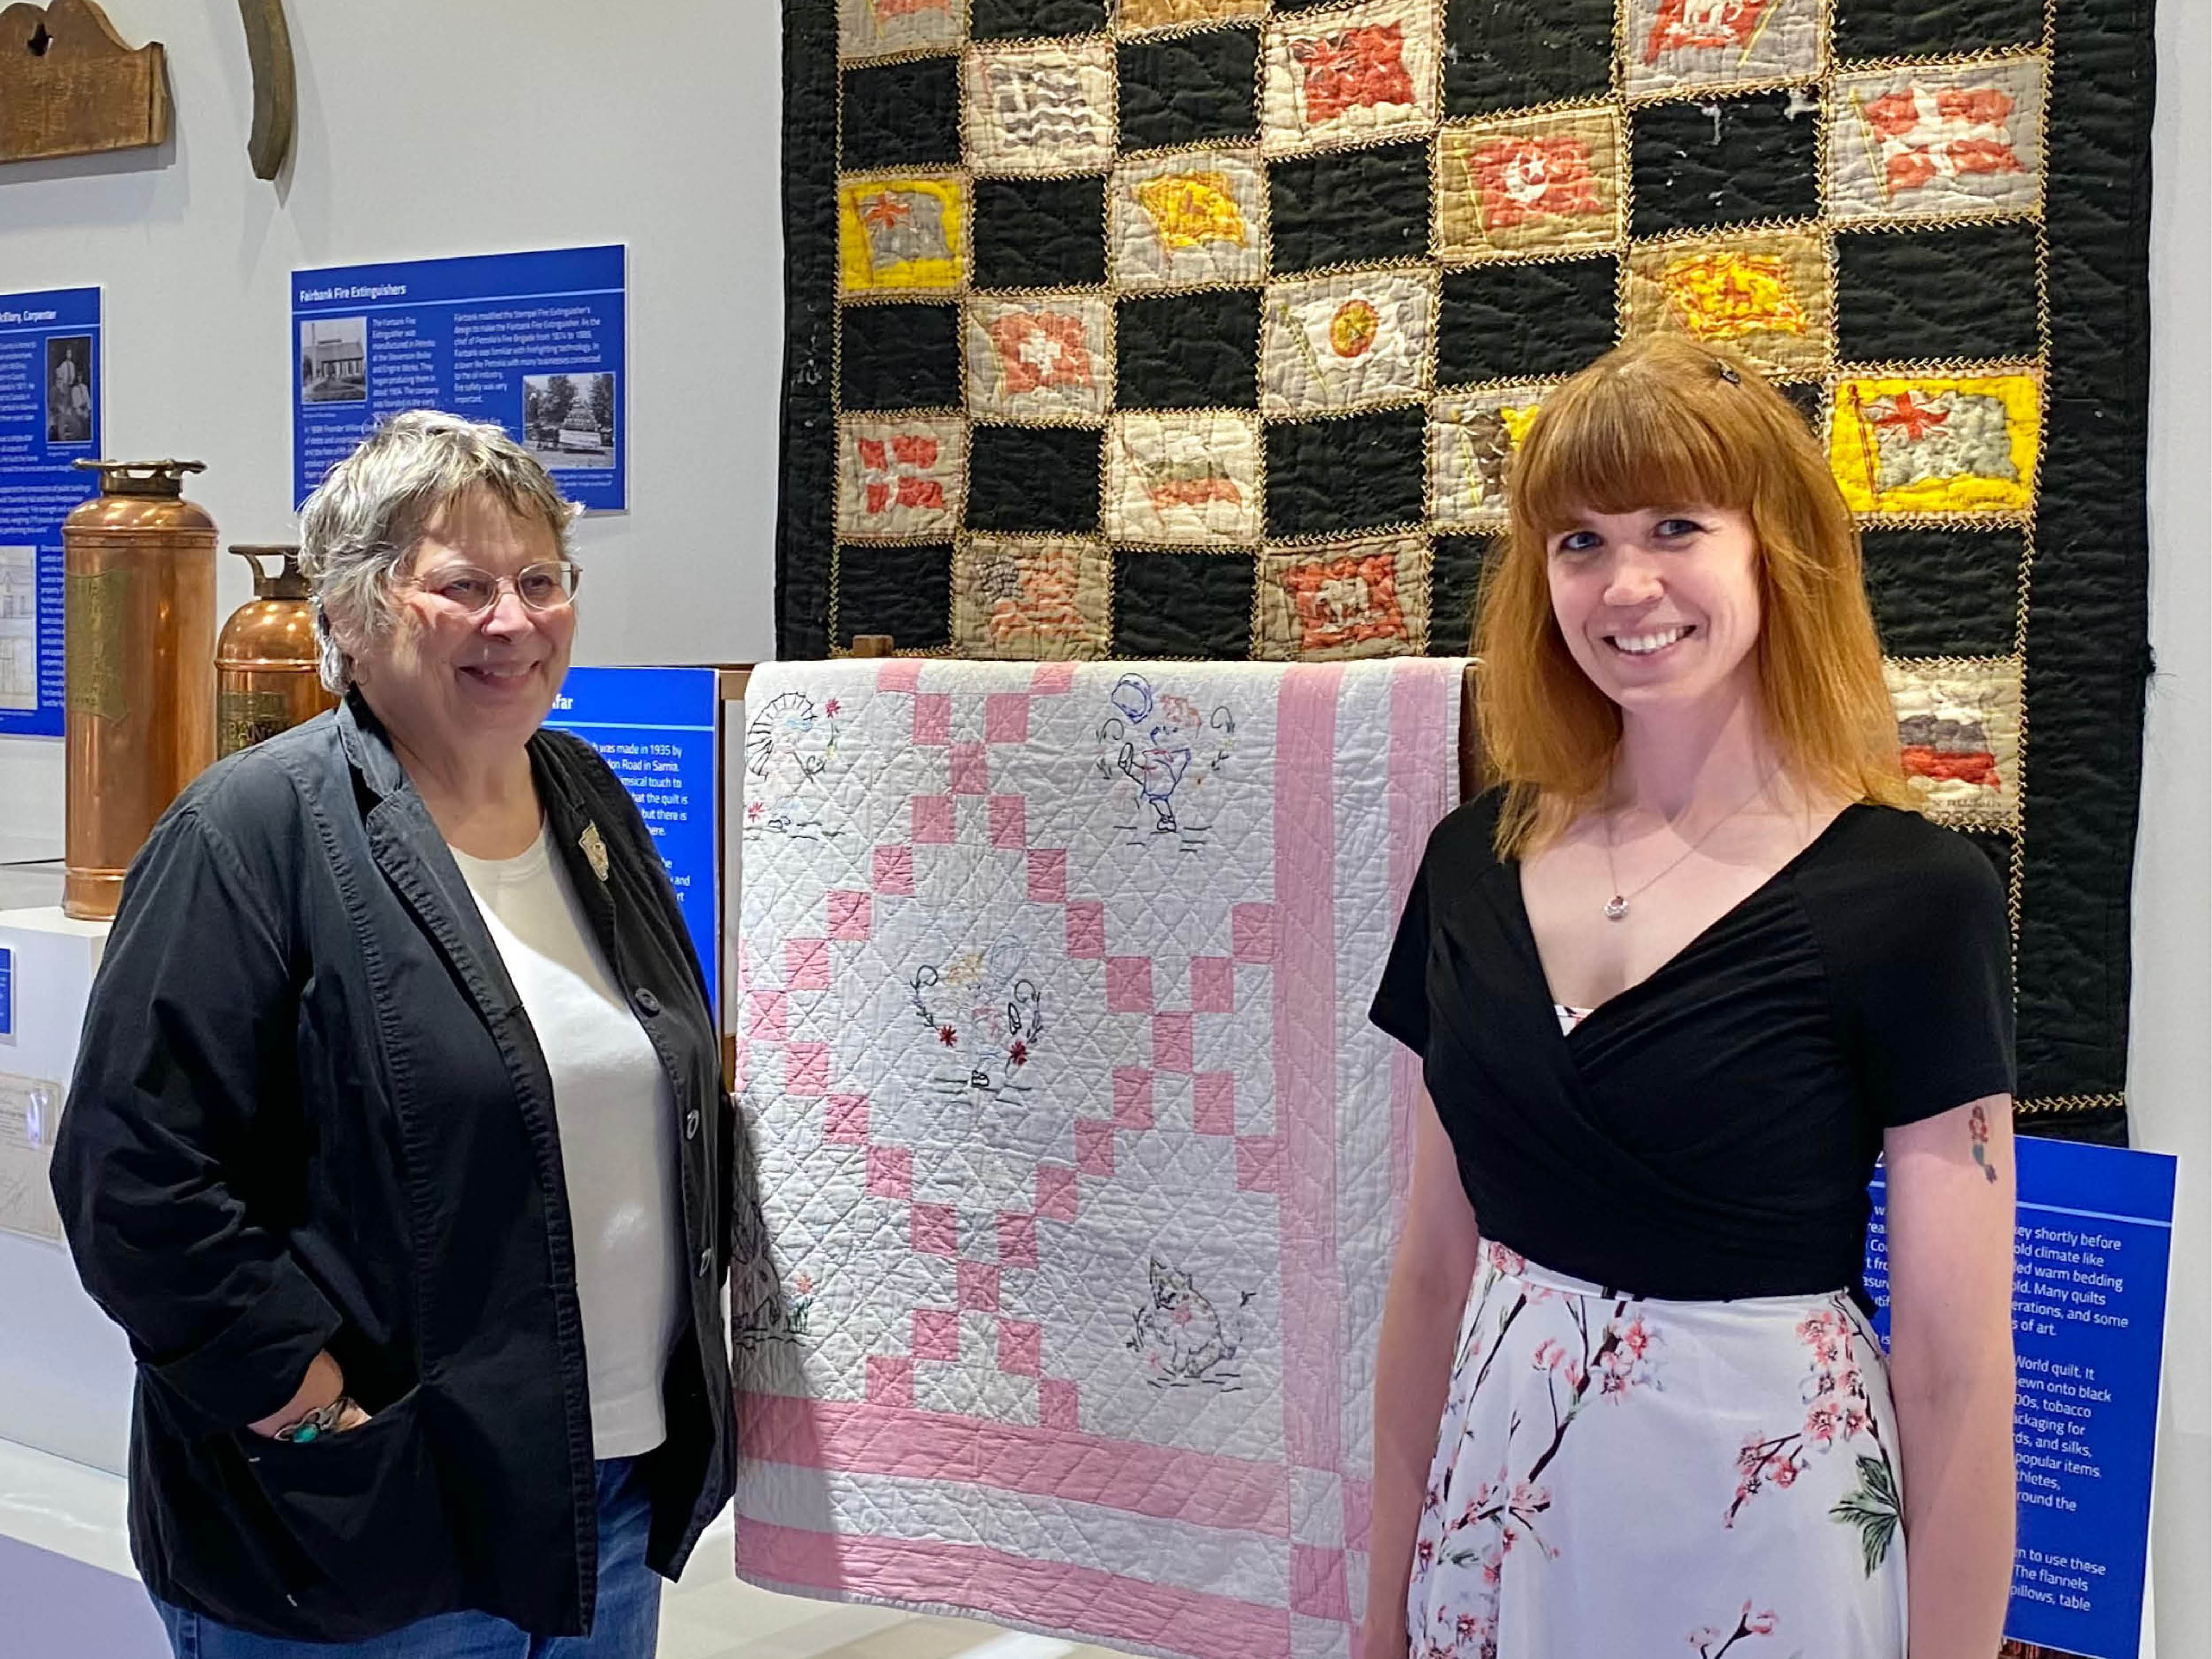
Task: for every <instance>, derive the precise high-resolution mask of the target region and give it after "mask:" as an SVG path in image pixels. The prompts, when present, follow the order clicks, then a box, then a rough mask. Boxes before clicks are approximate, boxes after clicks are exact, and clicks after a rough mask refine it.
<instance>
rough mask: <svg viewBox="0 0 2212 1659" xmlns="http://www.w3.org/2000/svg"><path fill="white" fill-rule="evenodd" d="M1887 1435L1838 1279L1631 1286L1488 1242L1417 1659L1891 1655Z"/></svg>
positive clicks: (1881, 1375)
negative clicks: (1741, 1290) (1656, 1294)
mask: <svg viewBox="0 0 2212 1659" xmlns="http://www.w3.org/2000/svg"><path fill="white" fill-rule="evenodd" d="M1895 1444H1896V1429H1895V1421H1894V1417H1893V1412H1892V1408H1891V1405H1890V1398H1889V1379H1888V1371H1887V1363H1886V1362H1885V1360H1884V1358H1883V1357H1882V1354H1881V1348H1880V1347H1879V1346H1878V1345H1877V1344H1876V1343H1875V1340H1874V1337H1873V1334H1872V1333H1871V1332H1870V1331H1869V1329H1868V1328H1867V1327H1866V1325H1865V1322H1863V1319H1861V1317H1860V1316H1859V1314H1858V1311H1857V1309H1856V1307H1854V1306H1853V1305H1852V1304H1851V1302H1850V1298H1849V1297H1846V1296H1844V1294H1842V1293H1841V1292H1838V1293H1836V1294H1834V1295H1832V1296H1825V1297H1760V1298H1756V1299H1752V1300H1746V1301H1739V1302H1711V1303H1706V1302H1668V1301H1658V1300H1651V1299H1644V1298H1638V1297H1629V1296H1623V1295H1620V1294H1618V1293H1608V1292H1606V1291H1603V1290H1602V1289H1601V1288H1600V1287H1599V1286H1597V1285H1589V1284H1585V1283H1583V1282H1582V1281H1580V1280H1577V1279H1569V1278H1566V1277H1565V1276H1564V1275H1561V1274H1558V1273H1551V1272H1549V1271H1547V1270H1546V1269H1544V1268H1541V1267H1534V1266H1533V1265H1532V1264H1530V1263H1529V1262H1528V1261H1525V1260H1524V1259H1522V1257H1521V1256H1519V1255H1516V1254H1515V1253H1514V1252H1512V1251H1511V1250H1509V1249H1505V1248H1504V1246H1502V1245H1499V1244H1497V1243H1485V1245H1484V1246H1483V1249H1482V1254H1481V1257H1480V1265H1479V1267H1478V1269H1477V1272H1476V1274H1475V1282H1474V1287H1473V1289H1472V1291H1471V1292H1470V1294H1469V1296H1468V1305H1467V1312H1466V1316H1465V1318H1464V1319H1463V1321H1462V1324H1461V1328H1460V1339H1459V1345H1458V1348H1457V1352H1456V1358H1455V1361H1454V1364H1453V1368H1452V1383H1451V1390H1450V1394H1449V1399H1448V1400H1447V1401H1446V1404H1445V1407H1444V1415H1443V1424H1442V1425H1441V1430H1440V1432H1439V1435H1438V1439H1437V1456H1436V1461H1435V1463H1434V1465H1433V1467H1432V1468H1431V1474H1430V1479H1429V1485H1428V1490H1427V1492H1426V1494H1425V1499H1424V1502H1423V1505H1422V1513H1421V1521H1420V1528H1419V1534H1418V1535H1417V1538H1416V1541H1415V1544H1414V1560H1413V1582H1412V1585H1411V1588H1410V1592H1409V1595H1408V1599H1407V1621H1408V1634H1409V1636H1410V1638H1411V1648H1412V1653H1413V1659H1583V1656H1585V1655H1596V1654H1604V1653H1638V1654H1641V1653H1647V1652H1648V1653H1656V1652H1662V1651H1668V1650H1671V1651H1675V1652H1687V1653H1691V1654H1695V1655H1698V1656H1700V1659H1719V1656H1720V1655H1722V1654H1723V1653H1734V1654H1735V1655H1737V1656H1738V1659H1748V1656H1747V1651H1746V1650H1747V1646H1748V1647H1751V1648H1755V1649H1756V1650H1759V1651H1766V1650H1771V1652H1772V1654H1773V1656H1774V1659H1790V1656H1792V1655H1797V1654H1802V1655H1804V1656H1807V1659H1811V1656H1814V1655H1818V1656H1820V1659H1904V1655H1905V1551H1904V1548H1903V1546H1902V1539H1901V1534H1899V1530H1898V1528H1899V1521H1898V1519H1897V1516H1898V1512H1899V1509H1900V1507H1901V1503H1900V1492H1899V1486H1898V1480H1897V1473H1896V1468H1895V1464H1894V1462H1893V1456H1892V1455H1891V1452H1890V1451H1889V1448H1891V1447H1893V1446H1894V1445H1895ZM1839 1451H1840V1452H1841V1453H1842V1454H1843V1455H1834V1454H1837V1453H1838V1452H1839ZM1877 1545H1878V1546H1879V1547H1877ZM1716 1615H1719V1616H1716ZM1662 1632H1671V1634H1669V1635H1668V1636H1667V1639H1666V1644H1665V1645H1664V1646H1662V1644H1660V1643H1659V1642H1658V1641H1657V1640H1656V1638H1658V1637H1659V1636H1660V1635H1661V1634H1662ZM1676 1643H1681V1644H1683V1645H1682V1646H1680V1647H1675V1646H1674V1645H1673V1644H1676Z"/></svg>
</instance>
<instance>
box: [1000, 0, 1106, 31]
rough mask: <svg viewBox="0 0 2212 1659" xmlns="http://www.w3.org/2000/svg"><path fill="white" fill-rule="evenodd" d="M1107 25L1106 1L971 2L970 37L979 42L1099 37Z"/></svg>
mask: <svg viewBox="0 0 2212 1659" xmlns="http://www.w3.org/2000/svg"><path fill="white" fill-rule="evenodd" d="M1106 21H1107V19H1106V0H969V9H968V33H969V35H970V37H972V38H973V39H975V40H1033V39H1039V38H1042V37H1043V36H1046V35H1053V34H1096V33H1098V32H1099V31H1100V30H1102V29H1103V28H1104V27H1106Z"/></svg>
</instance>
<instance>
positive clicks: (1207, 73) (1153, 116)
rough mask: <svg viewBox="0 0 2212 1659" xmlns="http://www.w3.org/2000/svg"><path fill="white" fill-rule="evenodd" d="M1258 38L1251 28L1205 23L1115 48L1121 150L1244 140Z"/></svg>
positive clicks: (1249, 126) (1254, 126)
mask: <svg viewBox="0 0 2212 1659" xmlns="http://www.w3.org/2000/svg"><path fill="white" fill-rule="evenodd" d="M1259 56H1260V37H1259V36H1258V35H1257V34H1255V33H1253V32H1252V31H1251V30H1250V29H1208V30H1206V31H1205V32H1204V33H1199V34H1182V35H1176V36H1173V37H1171V38H1170V39H1168V40H1139V41H1131V42H1127V43H1125V44H1124V45H1123V46H1122V47H1121V64H1120V68H1121V76H1120V80H1121V148H1122V149H1125V150H1131V149H1155V148H1158V147H1159V146H1162V145H1167V144H1194V143H1201V142H1203V141H1204V140H1206V139H1209V138H1249V137H1253V136H1254V135H1255V134H1256V133H1257V132H1258V131H1259V130H1260V115H1259V112H1258V111H1257V110H1256V109H1255V108H1254V107H1253V103H1252V81H1253V76H1255V74H1256V73H1257V69H1256V65H1257V64H1258V62H1259Z"/></svg>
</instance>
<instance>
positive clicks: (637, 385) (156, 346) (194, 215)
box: [0, 0, 783, 861]
mask: <svg viewBox="0 0 2212 1659" xmlns="http://www.w3.org/2000/svg"><path fill="white" fill-rule="evenodd" d="M106 11H107V15H108V16H109V17H110V19H111V20H112V21H113V22H114V24H115V27H116V28H117V30H118V32H119V33H121V34H122V35H123V36H124V37H125V40H129V41H131V43H132V44H133V45H136V44H138V43H140V42H142V41H145V40H161V42H163V44H164V45H165V46H167V49H168V59H169V77H170V85H171V88H172V89H173V93H174V96H175V103H176V112H177V118H176V137H174V138H173V140H172V142H171V143H169V144H168V145H167V146H165V147H164V148H163V149H160V150H147V151H136V152H132V151H125V152H123V153H121V154H119V155H114V156H108V157H94V158H86V159H82V160H72V161H50V162H21V163H17V164H15V165H13V166H10V167H7V168H5V169H4V171H0V292H8V291H17V290H22V289H43V288H64V287H76V286H89V285H93V284H98V285H100V286H101V287H103V288H104V289H105V290H106V315H105V322H106V330H105V337H106V374H105V381H106V385H105V393H106V416H107V432H106V452H107V453H109V454H110V455H114V456H121V457H128V458H132V459H145V458H150V457H155V456H162V455H181V456H186V457H190V458H191V459H198V460H204V461H205V462H206V463H207V464H208V471H206V472H205V473H204V475H202V477H200V478H199V479H198V480H197V482H196V483H193V484H192V485H191V489H190V494H191V496H192V497H193V499H194V500H196V501H199V502H200V503H201V504H202V505H203V506H204V507H207V508H208V510H209V511H210V512H211V513H213V514H214V515H215V520H216V523H217V524H218V525H219V526H221V527H222V534H223V539H224V542H225V544H228V543H230V542H234V541H236V542H270V541H283V540H289V539H291V538H292V536H293V534H294V533H295V520H294V518H293V515H292V512H291V507H292V496H291V493H290V480H291V471H292V459H291V456H292V435H291V401H290V399H291V396H292V387H293V382H294V380H295V375H296V373H297V370H296V368H295V364H294V361H293V348H292V345H291V339H290V330H291V322H290V305H289V278H290V276H291V273H292V270H294V268H295V267H296V266H309V265H325V264H353V263H356V262H365V261H370V260H385V259H408V258H436V257H441V256H445V255H450V254H465V253H491V252H519V251H522V250H526V249H532V248H539V247H569V246H584V245H587V244H592V243H602V242H626V243H627V244H628V245H629V288H630V298H629V366H628V373H629V387H628V399H629V416H628V418H629V428H628V431H629V439H628V442H629V485H630V500H631V501H632V503H633V505H632V507H631V508H630V510H629V512H628V513H611V514H597V515H594V516H593V517H592V519H590V520H586V522H585V523H584V524H583V525H582V526H580V528H579V532H578V535H577V545H578V547H579V549H580V556H581V558H582V560H583V562H584V563H585V565H586V577H585V582H586V586H585V590H584V591H585V598H584V623H583V627H582V630H581V632H580V636H579V638H578V641H577V658H578V660H580V661H584V662H703V661H708V660H722V661H731V660H738V661H742V660H750V659H757V658H762V657H766V656H768V655H769V654H770V653H771V651H772V648H773V632H772V629H771V625H770V617H771V590H772V586H773V581H774V570H775V555H774V544H773V530H774V524H775V437H776V420H777V403H778V393H779V388H780V387H781V379H782V377H781V362H782V338H781V331H782V313H783V306H782V235H781V191H780V186H779V181H778V177H777V165H778V157H779V155H780V153H781V130H780V112H781V103H782V99H781V64H780V62H779V58H778V53H777V52H776V50H775V41H776V39H777V34H778V22H777V19H778V15H779V7H778V5H777V3H776V0H719V3H709V0H690V3H680V4H679V3H671V0H659V3H656V4H653V5H650V6H642V7H634V8H631V7H608V6H605V5H602V4H595V3H592V0H469V3H467V4H465V5H457V4H453V3H448V0H378V3H376V4H374V5H365V4H362V3H360V0H288V3H287V4H286V7H285V11H286V13H287V15H288V16H289V19H290V22H291V29H292V40H293V46H294V50H295V53H296V55H297V58H298V60H299V87H300V133H299V140H298V143H297V145H296V147H295V156H294V160H293V162H292V164H291V167H290V168H289V172H288V173H287V174H286V176H285V177H284V178H283V179H280V180H279V182H278V183H277V184H276V185H270V184H265V183H264V182H262V181H261V180H260V179H256V178H254V177H253V175H252V171H251V169H250V168H249V167H248V166H247V163H246V132H247V131H248V129H249V127H250V126H251V125H252V76H251V72H250V70H248V68H247V65H246V36H245V33H244V31H243V30H242V29H241V28H240V24H239V16H238V8H237V6H236V4H235V3H234V0H187V3H176V0H106ZM221 563H222V566H223V567H224V568H223V570H222V587H221V589H220V605H219V612H218V614H220V615H225V616H227V615H228V614H229V611H230V610H231V609H232V607H234V605H239V604H240V603H242V602H243V601H244V600H246V599H247V598H249V597H250V596H251V589H250V586H249V585H248V579H247V574H246V566H245V562H244V561H242V560H239V559H234V558H231V557H229V556H227V555H226V556H224V557H223V558H222V561H221ZM231 567H236V568H231ZM61 844H62V768H61V745H60V744H59V743H58V742H55V741H51V740H40V739H27V738H13V739H7V738H0V861H9V860H24V859H31V858H54V857H58V856H59V855H60V852H61Z"/></svg>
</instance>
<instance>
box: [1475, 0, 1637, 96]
mask: <svg viewBox="0 0 2212 1659" xmlns="http://www.w3.org/2000/svg"><path fill="white" fill-rule="evenodd" d="M1612 89H1613V0H1448V3H1447V4H1446V5H1445V8H1444V85H1443V94H1444V113H1445V114H1446V115H1448V116H1451V115H1488V114H1492V113H1493V112H1497V111H1500V110H1509V109H1518V108H1521V107H1523V106H1527V105H1530V104H1548V103H1555V102H1559V101H1562V100H1566V99H1571V98H1601V97H1603V96H1604V95H1605V94H1607V93H1608V92H1610V91H1611V90H1612Z"/></svg>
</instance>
